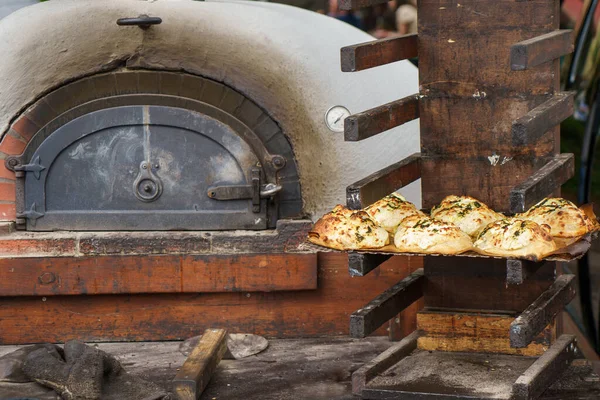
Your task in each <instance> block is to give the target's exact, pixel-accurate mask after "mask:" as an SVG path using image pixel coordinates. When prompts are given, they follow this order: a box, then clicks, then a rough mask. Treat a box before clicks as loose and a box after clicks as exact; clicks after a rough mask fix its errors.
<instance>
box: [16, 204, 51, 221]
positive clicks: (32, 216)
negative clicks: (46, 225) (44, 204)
mask: <svg viewBox="0 0 600 400" xmlns="http://www.w3.org/2000/svg"><path fill="white" fill-rule="evenodd" d="M36 208H37V207H36V205H35V203H33V204H32V205H31V208H29V210H27V211H24V212H22V213H18V214H17V224H19V219H23V218H24V219H28V220H29V222H31V225H33V226H35V222H36V221H37V220H38V219H40V218H42V217H43V216H44V213H41V212H38V211H37V210H36Z"/></svg>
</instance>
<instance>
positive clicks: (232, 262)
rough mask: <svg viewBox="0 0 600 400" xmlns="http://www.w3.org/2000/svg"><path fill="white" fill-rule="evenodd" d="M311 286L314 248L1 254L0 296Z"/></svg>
mask: <svg viewBox="0 0 600 400" xmlns="http://www.w3.org/2000/svg"><path fill="white" fill-rule="evenodd" d="M316 288H317V255H316V254H315V253H312V254H311V253H304V254H294V253H287V254H253V255H246V256H242V257H241V256H239V255H221V256H217V255H196V256H185V255H169V256H161V255H155V256H145V257H140V256H121V257H119V256H104V257H101V256H96V257H79V258H77V257H74V258H71V257H50V258H43V257H40V258H18V259H0V296H54V295H79V294H86V295H98V294H121V293H210V292H239V291H252V292H255V291H260V292H273V291H290V290H309V289H316Z"/></svg>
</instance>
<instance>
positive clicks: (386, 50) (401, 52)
mask: <svg viewBox="0 0 600 400" xmlns="http://www.w3.org/2000/svg"><path fill="white" fill-rule="evenodd" d="M342 1H343V0H342ZM417 56H418V37H417V34H416V33H413V34H408V35H403V36H396V37H391V38H386V39H379V40H372V41H370V42H365V43H360V44H355V45H352V46H346V47H342V50H341V65H342V72H355V71H362V70H365V69H369V68H373V67H378V66H380V65H385V64H389V63H393V62H396V61H401V60H406V59H409V58H414V57H417Z"/></svg>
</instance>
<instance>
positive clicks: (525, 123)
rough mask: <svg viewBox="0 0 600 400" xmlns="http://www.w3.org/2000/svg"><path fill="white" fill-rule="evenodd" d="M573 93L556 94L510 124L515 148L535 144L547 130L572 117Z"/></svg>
mask: <svg viewBox="0 0 600 400" xmlns="http://www.w3.org/2000/svg"><path fill="white" fill-rule="evenodd" d="M573 98H574V93H573V92H567V93H557V94H555V95H554V96H552V97H551V98H550V99H549V100H548V101H546V102H544V103H542V104H541V105H539V106H537V107H536V108H534V109H533V110H531V111H529V112H528V113H527V114H525V115H524V116H522V117H521V118H519V119H517V120H516V121H514V122H513V124H512V141H513V144H514V145H515V146H523V145H526V144H530V143H535V142H536V141H537V140H538V139H539V138H540V137H542V136H543V135H544V134H545V133H546V132H547V131H548V130H550V129H551V128H553V127H555V126H556V125H559V124H560V123H561V122H562V121H564V120H565V119H567V118H568V117H570V116H571V115H573V109H574V108H573Z"/></svg>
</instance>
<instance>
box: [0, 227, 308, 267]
mask: <svg viewBox="0 0 600 400" xmlns="http://www.w3.org/2000/svg"><path fill="white" fill-rule="evenodd" d="M311 227H312V222H311V221H310V220H279V221H277V228H276V229H275V230H268V231H261V232H256V231H235V232H231V231H215V232H193V231H185V232H168V233H165V232H35V233H32V232H14V233H11V234H10V235H0V259H2V258H18V257H21V258H28V257H84V256H106V255H117V256H123V255H158V254H165V255H174V254H181V255H197V254H219V255H220V254H257V253H258V254H260V253H283V252H297V251H298V246H299V245H300V244H302V243H304V242H306V236H307V234H308V231H309V230H310V229H311Z"/></svg>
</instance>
